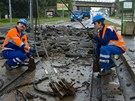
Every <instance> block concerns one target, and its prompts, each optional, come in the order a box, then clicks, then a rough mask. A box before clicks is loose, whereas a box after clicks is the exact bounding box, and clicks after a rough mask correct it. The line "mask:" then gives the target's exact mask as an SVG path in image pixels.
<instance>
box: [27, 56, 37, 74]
mask: <svg viewBox="0 0 135 101" xmlns="http://www.w3.org/2000/svg"><path fill="white" fill-rule="evenodd" d="M35 69H36V63H35V61H34V58H33V57H32V56H30V58H29V64H28V71H30V72H32V71H33V70H35Z"/></svg>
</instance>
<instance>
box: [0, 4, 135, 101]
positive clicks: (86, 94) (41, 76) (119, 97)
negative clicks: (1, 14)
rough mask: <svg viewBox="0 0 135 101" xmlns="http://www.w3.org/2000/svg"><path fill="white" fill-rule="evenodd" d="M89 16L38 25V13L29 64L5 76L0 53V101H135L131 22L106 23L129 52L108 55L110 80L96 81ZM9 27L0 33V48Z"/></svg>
mask: <svg viewBox="0 0 135 101" xmlns="http://www.w3.org/2000/svg"><path fill="white" fill-rule="evenodd" d="M63 4H64V2H63ZM68 9H69V8H68ZM69 11H70V13H72V11H71V10H70V9H69ZM73 15H74V14H73ZM92 16H93V15H92ZM92 16H91V17H90V18H85V19H82V21H80V20H77V21H75V22H69V21H64V20H59V21H48V22H41V23H40V22H39V19H40V18H38V17H39V14H38V10H37V17H36V20H35V24H33V26H32V28H29V29H28V31H26V32H27V37H28V43H29V44H30V46H31V47H34V48H35V50H36V52H35V53H33V54H32V56H33V58H27V59H26V60H25V61H23V63H22V64H21V65H19V66H18V67H16V68H14V69H12V70H7V69H6V68H5V67H4V63H5V61H6V60H7V59H5V58H3V56H2V55H1V54H2V51H1V52H0V53H1V54H0V56H1V57H0V101H135V48H134V46H135V37H134V35H135V26H134V19H132V21H133V22H132V24H131V22H128V21H127V22H126V21H125V20H123V19H124V18H123V19H122V21H125V22H124V23H122V21H121V20H117V19H115V18H110V17H106V20H108V21H110V22H113V23H115V24H119V26H120V27H115V26H113V25H112V27H115V28H116V31H117V32H118V33H119V34H121V35H122V37H123V40H124V41H125V43H126V47H127V50H126V52H125V53H123V54H120V55H112V57H113V59H114V61H115V63H116V65H115V67H113V68H111V70H112V72H111V74H109V75H105V76H99V75H98V74H99V72H100V71H101V68H99V62H98V61H95V58H96V53H95V50H96V41H95V40H94V39H93V37H95V36H96V35H97V30H96V29H95V28H94V26H93V24H91V22H92ZM133 18H134V16H133ZM125 23H126V24H125ZM17 24H18V23H17ZM13 27H14V26H10V27H9V26H7V27H0V32H1V33H0V46H1V45H2V44H3V42H4V40H5V37H6V32H7V31H8V30H9V29H11V28H13Z"/></svg>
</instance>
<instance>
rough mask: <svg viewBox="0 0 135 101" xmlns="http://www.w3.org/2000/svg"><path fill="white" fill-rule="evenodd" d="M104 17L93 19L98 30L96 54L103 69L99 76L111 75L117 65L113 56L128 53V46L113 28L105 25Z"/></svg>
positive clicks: (98, 16)
mask: <svg viewBox="0 0 135 101" xmlns="http://www.w3.org/2000/svg"><path fill="white" fill-rule="evenodd" d="M104 20H105V18H104V16H102V15H100V14H97V15H95V16H94V17H93V20H92V23H93V24H94V27H95V28H96V29H97V30H98V34H97V36H96V37H95V39H96V41H97V44H96V54H97V55H98V57H99V67H100V68H101V69H103V70H102V71H101V72H100V73H99V76H104V75H108V74H111V67H112V66H114V65H115V63H114V61H113V60H112V58H111V55H115V54H123V53H124V52H125V51H126V45H125V42H124V40H123V39H122V37H121V35H120V34H119V33H118V32H116V31H115V30H114V29H113V28H112V27H111V26H107V25H105V24H104Z"/></svg>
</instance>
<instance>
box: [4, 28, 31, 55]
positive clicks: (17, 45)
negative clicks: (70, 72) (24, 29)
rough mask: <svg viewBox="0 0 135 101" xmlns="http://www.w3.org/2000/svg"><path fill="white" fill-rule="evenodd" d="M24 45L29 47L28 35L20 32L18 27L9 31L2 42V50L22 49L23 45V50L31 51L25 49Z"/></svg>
mask: <svg viewBox="0 0 135 101" xmlns="http://www.w3.org/2000/svg"><path fill="white" fill-rule="evenodd" d="M24 46H27V47H29V44H28V43H27V37H26V35H25V34H23V33H19V30H18V29H17V27H16V28H12V29H11V30H9V31H8V33H7V35H6V38H5V40H4V42H3V44H2V50H20V49H21V47H23V51H25V52H26V53H27V52H29V50H27V49H24Z"/></svg>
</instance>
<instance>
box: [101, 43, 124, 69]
mask: <svg viewBox="0 0 135 101" xmlns="http://www.w3.org/2000/svg"><path fill="white" fill-rule="evenodd" d="M122 53H124V51H123V50H122V49H121V48H120V47H117V46H113V45H106V46H101V48H100V56H99V62H100V68H103V69H106V70H108V69H110V64H112V62H113V60H112V59H111V55H116V54H122Z"/></svg>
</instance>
